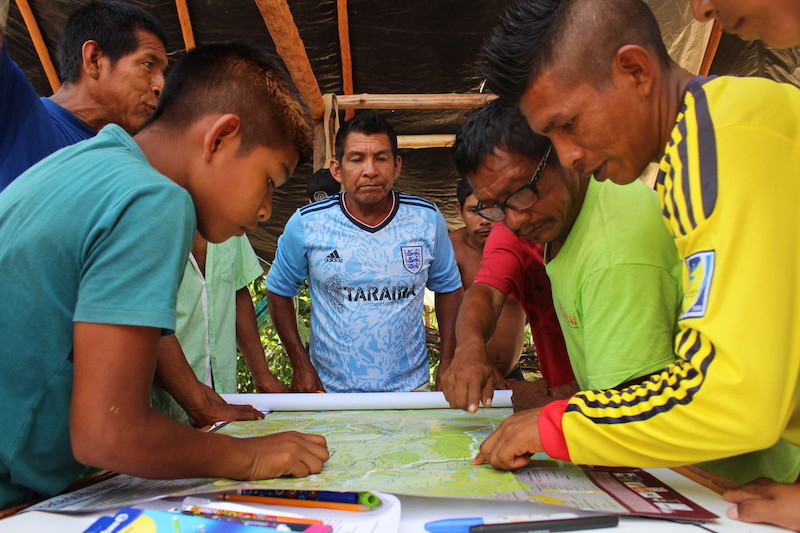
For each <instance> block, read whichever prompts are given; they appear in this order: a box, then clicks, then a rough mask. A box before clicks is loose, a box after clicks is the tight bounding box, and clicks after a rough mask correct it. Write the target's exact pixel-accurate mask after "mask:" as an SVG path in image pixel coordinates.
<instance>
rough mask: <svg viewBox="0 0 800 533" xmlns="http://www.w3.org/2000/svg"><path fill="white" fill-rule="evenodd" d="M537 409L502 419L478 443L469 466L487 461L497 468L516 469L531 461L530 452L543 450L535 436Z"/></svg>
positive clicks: (537, 418)
mask: <svg viewBox="0 0 800 533" xmlns="http://www.w3.org/2000/svg"><path fill="white" fill-rule="evenodd" d="M541 411H542V410H541V409H528V410H526V411H520V412H519V413H514V414H513V415H511V416H510V417H508V418H506V419H505V420H504V421H503V423H502V424H500V427H498V428H497V429H496V430H495V431H494V433H492V434H491V435H489V436H488V437H486V440H485V441H483V444H481V448H480V450H481V451H480V453H478V455H477V456H475V458H474V459H473V460H472V464H473V465H482V464H485V463H489V464H490V465H492V466H493V467H494V468H496V469H498V470H519V469H520V468H522V467H523V466H525V465H527V464H528V463H530V462H531V454H533V453H536V452H541V451H544V449H543V448H542V442H541V440H540V438H539V414H540V413H541Z"/></svg>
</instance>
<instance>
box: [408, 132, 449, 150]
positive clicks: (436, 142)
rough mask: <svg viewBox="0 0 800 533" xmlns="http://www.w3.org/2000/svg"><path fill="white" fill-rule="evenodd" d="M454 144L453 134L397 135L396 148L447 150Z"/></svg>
mask: <svg viewBox="0 0 800 533" xmlns="http://www.w3.org/2000/svg"><path fill="white" fill-rule="evenodd" d="M455 142H456V136H455V134H454V133H435V134H431V135H398V136H397V147H398V148H448V147H450V146H453V143H455Z"/></svg>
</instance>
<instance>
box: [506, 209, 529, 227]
mask: <svg viewBox="0 0 800 533" xmlns="http://www.w3.org/2000/svg"><path fill="white" fill-rule="evenodd" d="M505 214H506V219H505V224H506V227H508V229H510V230H511V231H517V230H518V229H520V228H521V227H522V225H523V224H524V223H525V222H527V220H528V218H529V217H528V210H527V209H523V210H522V211H516V210H514V209H506V210H505Z"/></svg>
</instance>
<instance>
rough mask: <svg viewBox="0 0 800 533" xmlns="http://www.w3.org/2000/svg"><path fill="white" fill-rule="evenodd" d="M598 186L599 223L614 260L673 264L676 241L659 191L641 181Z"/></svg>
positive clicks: (607, 252) (606, 246)
mask: <svg viewBox="0 0 800 533" xmlns="http://www.w3.org/2000/svg"><path fill="white" fill-rule="evenodd" d="M598 185H599V189H600V190H599V191H598V204H597V205H598V209H597V213H598V215H599V217H600V220H599V221H598V222H599V223H600V226H601V228H602V232H603V241H604V243H605V244H604V249H605V253H606V255H607V256H608V257H609V260H610V262H611V263H613V264H622V263H631V262H643V263H647V264H657V265H659V266H663V267H664V268H669V267H671V265H670V263H671V260H672V258H673V256H674V255H675V254H674V248H675V244H674V241H673V238H672V236H671V235H670V233H669V231H668V229H667V226H666V225H665V224H664V219H663V216H662V213H661V204H660V202H659V198H658V194H657V193H656V192H655V191H654V190H653V189H651V188H650V187H648V186H647V185H646V184H645V183H643V182H641V181H639V180H637V181H635V182H633V183H630V184H628V185H617V184H615V183H612V182H610V181H608V182H604V183H601V184H598ZM675 257H677V256H675Z"/></svg>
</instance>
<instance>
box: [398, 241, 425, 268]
mask: <svg viewBox="0 0 800 533" xmlns="http://www.w3.org/2000/svg"><path fill="white" fill-rule="evenodd" d="M400 251H401V253H402V254H403V266H404V267H406V270H408V271H409V272H411V273H412V274H416V273H418V272H419V271H420V270H422V246H401V247H400Z"/></svg>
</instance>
